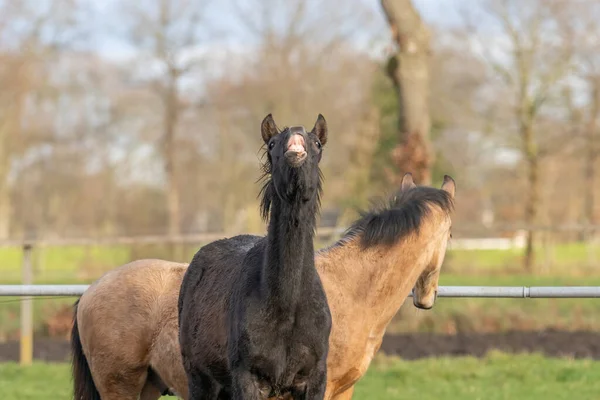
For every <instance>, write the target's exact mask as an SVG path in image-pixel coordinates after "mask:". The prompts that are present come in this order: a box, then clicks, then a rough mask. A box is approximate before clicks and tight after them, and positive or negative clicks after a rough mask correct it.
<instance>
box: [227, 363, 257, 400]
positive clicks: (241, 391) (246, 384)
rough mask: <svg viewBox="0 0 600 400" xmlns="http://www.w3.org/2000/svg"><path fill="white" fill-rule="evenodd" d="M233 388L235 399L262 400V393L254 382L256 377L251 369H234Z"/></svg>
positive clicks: (232, 375)
mask: <svg viewBox="0 0 600 400" xmlns="http://www.w3.org/2000/svg"><path fill="white" fill-rule="evenodd" d="M231 377H232V382H231V383H232V385H231V386H232V389H231V394H232V396H231V397H232V398H234V399H236V400H237V399H244V400H261V399H262V398H263V396H262V395H261V393H260V391H259V390H258V387H257V386H256V385H255V384H254V377H253V376H252V374H251V373H250V371H248V370H246V369H241V368H240V369H237V370H235V371H232V374H231Z"/></svg>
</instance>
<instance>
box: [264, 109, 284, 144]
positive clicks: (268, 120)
mask: <svg viewBox="0 0 600 400" xmlns="http://www.w3.org/2000/svg"><path fill="white" fill-rule="evenodd" d="M260 133H261V135H262V138H263V140H264V142H265V143H269V140H271V138H272V137H273V136H275V135H277V134H278V133H279V129H278V128H277V125H275V121H274V120H273V116H272V115H271V114H270V113H269V115H267V116H266V117H265V119H263V121H262V124H261V125H260Z"/></svg>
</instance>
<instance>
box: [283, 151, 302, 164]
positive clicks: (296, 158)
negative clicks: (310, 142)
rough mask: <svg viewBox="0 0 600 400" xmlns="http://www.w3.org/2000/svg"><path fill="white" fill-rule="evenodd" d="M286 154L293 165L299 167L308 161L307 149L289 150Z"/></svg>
mask: <svg viewBox="0 0 600 400" xmlns="http://www.w3.org/2000/svg"><path fill="white" fill-rule="evenodd" d="M284 156H285V159H286V160H287V162H288V164H289V165H290V166H291V167H293V168H298V167H300V166H302V164H304V161H306V157H307V154H306V151H301V152H297V151H292V150H288V151H286V152H285V154H284Z"/></svg>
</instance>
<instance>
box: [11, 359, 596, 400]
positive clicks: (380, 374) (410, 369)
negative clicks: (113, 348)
mask: <svg viewBox="0 0 600 400" xmlns="http://www.w3.org/2000/svg"><path fill="white" fill-rule="evenodd" d="M599 393H600V362H594V361H588V360H568V359H550V358H544V357H542V356H539V355H506V354H500V353H495V352H494V353H490V354H489V355H488V356H487V357H485V358H483V359H476V358H471V357H461V358H439V359H424V360H418V361H401V360H398V359H395V358H386V357H378V358H377V359H376V360H375V361H374V362H373V364H372V365H371V368H370V369H369V371H368V372H367V374H366V376H365V377H364V378H363V379H362V380H361V381H359V383H358V385H357V387H356V391H355V395H354V399H355V400H379V399H381V400H383V399H389V400H404V399H407V400H408V399H419V400H438V399H446V400H453V399H456V400H501V399H502V400H504V399H506V400H515V399H527V400H538V399H540V400H561V399H569V400H570V399H572V398H573V397H574V396H575V398H577V399H580V400H588V399H597V398H598V396H599ZM70 396H71V376H70V372H69V366H68V365H67V364H42V363H38V364H35V365H33V366H32V367H26V368H22V367H19V366H18V365H16V364H0V400H33V399H35V400H59V399H69V398H70ZM164 399H167V397H164Z"/></svg>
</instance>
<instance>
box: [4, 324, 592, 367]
mask: <svg viewBox="0 0 600 400" xmlns="http://www.w3.org/2000/svg"><path fill="white" fill-rule="evenodd" d="M490 350H500V351H504V352H507V353H533V352H539V353H543V354H545V355H547V356H549V357H571V358H592V359H596V360H600V333H599V332H564V331H551V330H549V331H543V332H507V333H464V334H457V335H442V334H434V333H419V334H416V333H410V334H399V335H392V334H389V335H386V336H385V338H384V340H383V343H382V345H381V351H382V352H384V353H386V354H388V355H397V356H400V357H402V358H404V359H407V360H414V359H418V358H424V357H439V356H467V355H470V356H475V357H481V356H484V355H485V354H486V353H487V352H488V351H490ZM69 357H70V348H69V343H68V342H67V341H65V340H61V339H37V340H36V341H35V343H34V358H35V359H37V360H43V361H50V362H64V361H68V360H69ZM18 359H19V342H16V341H10V342H6V343H0V362H5V361H18Z"/></svg>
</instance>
